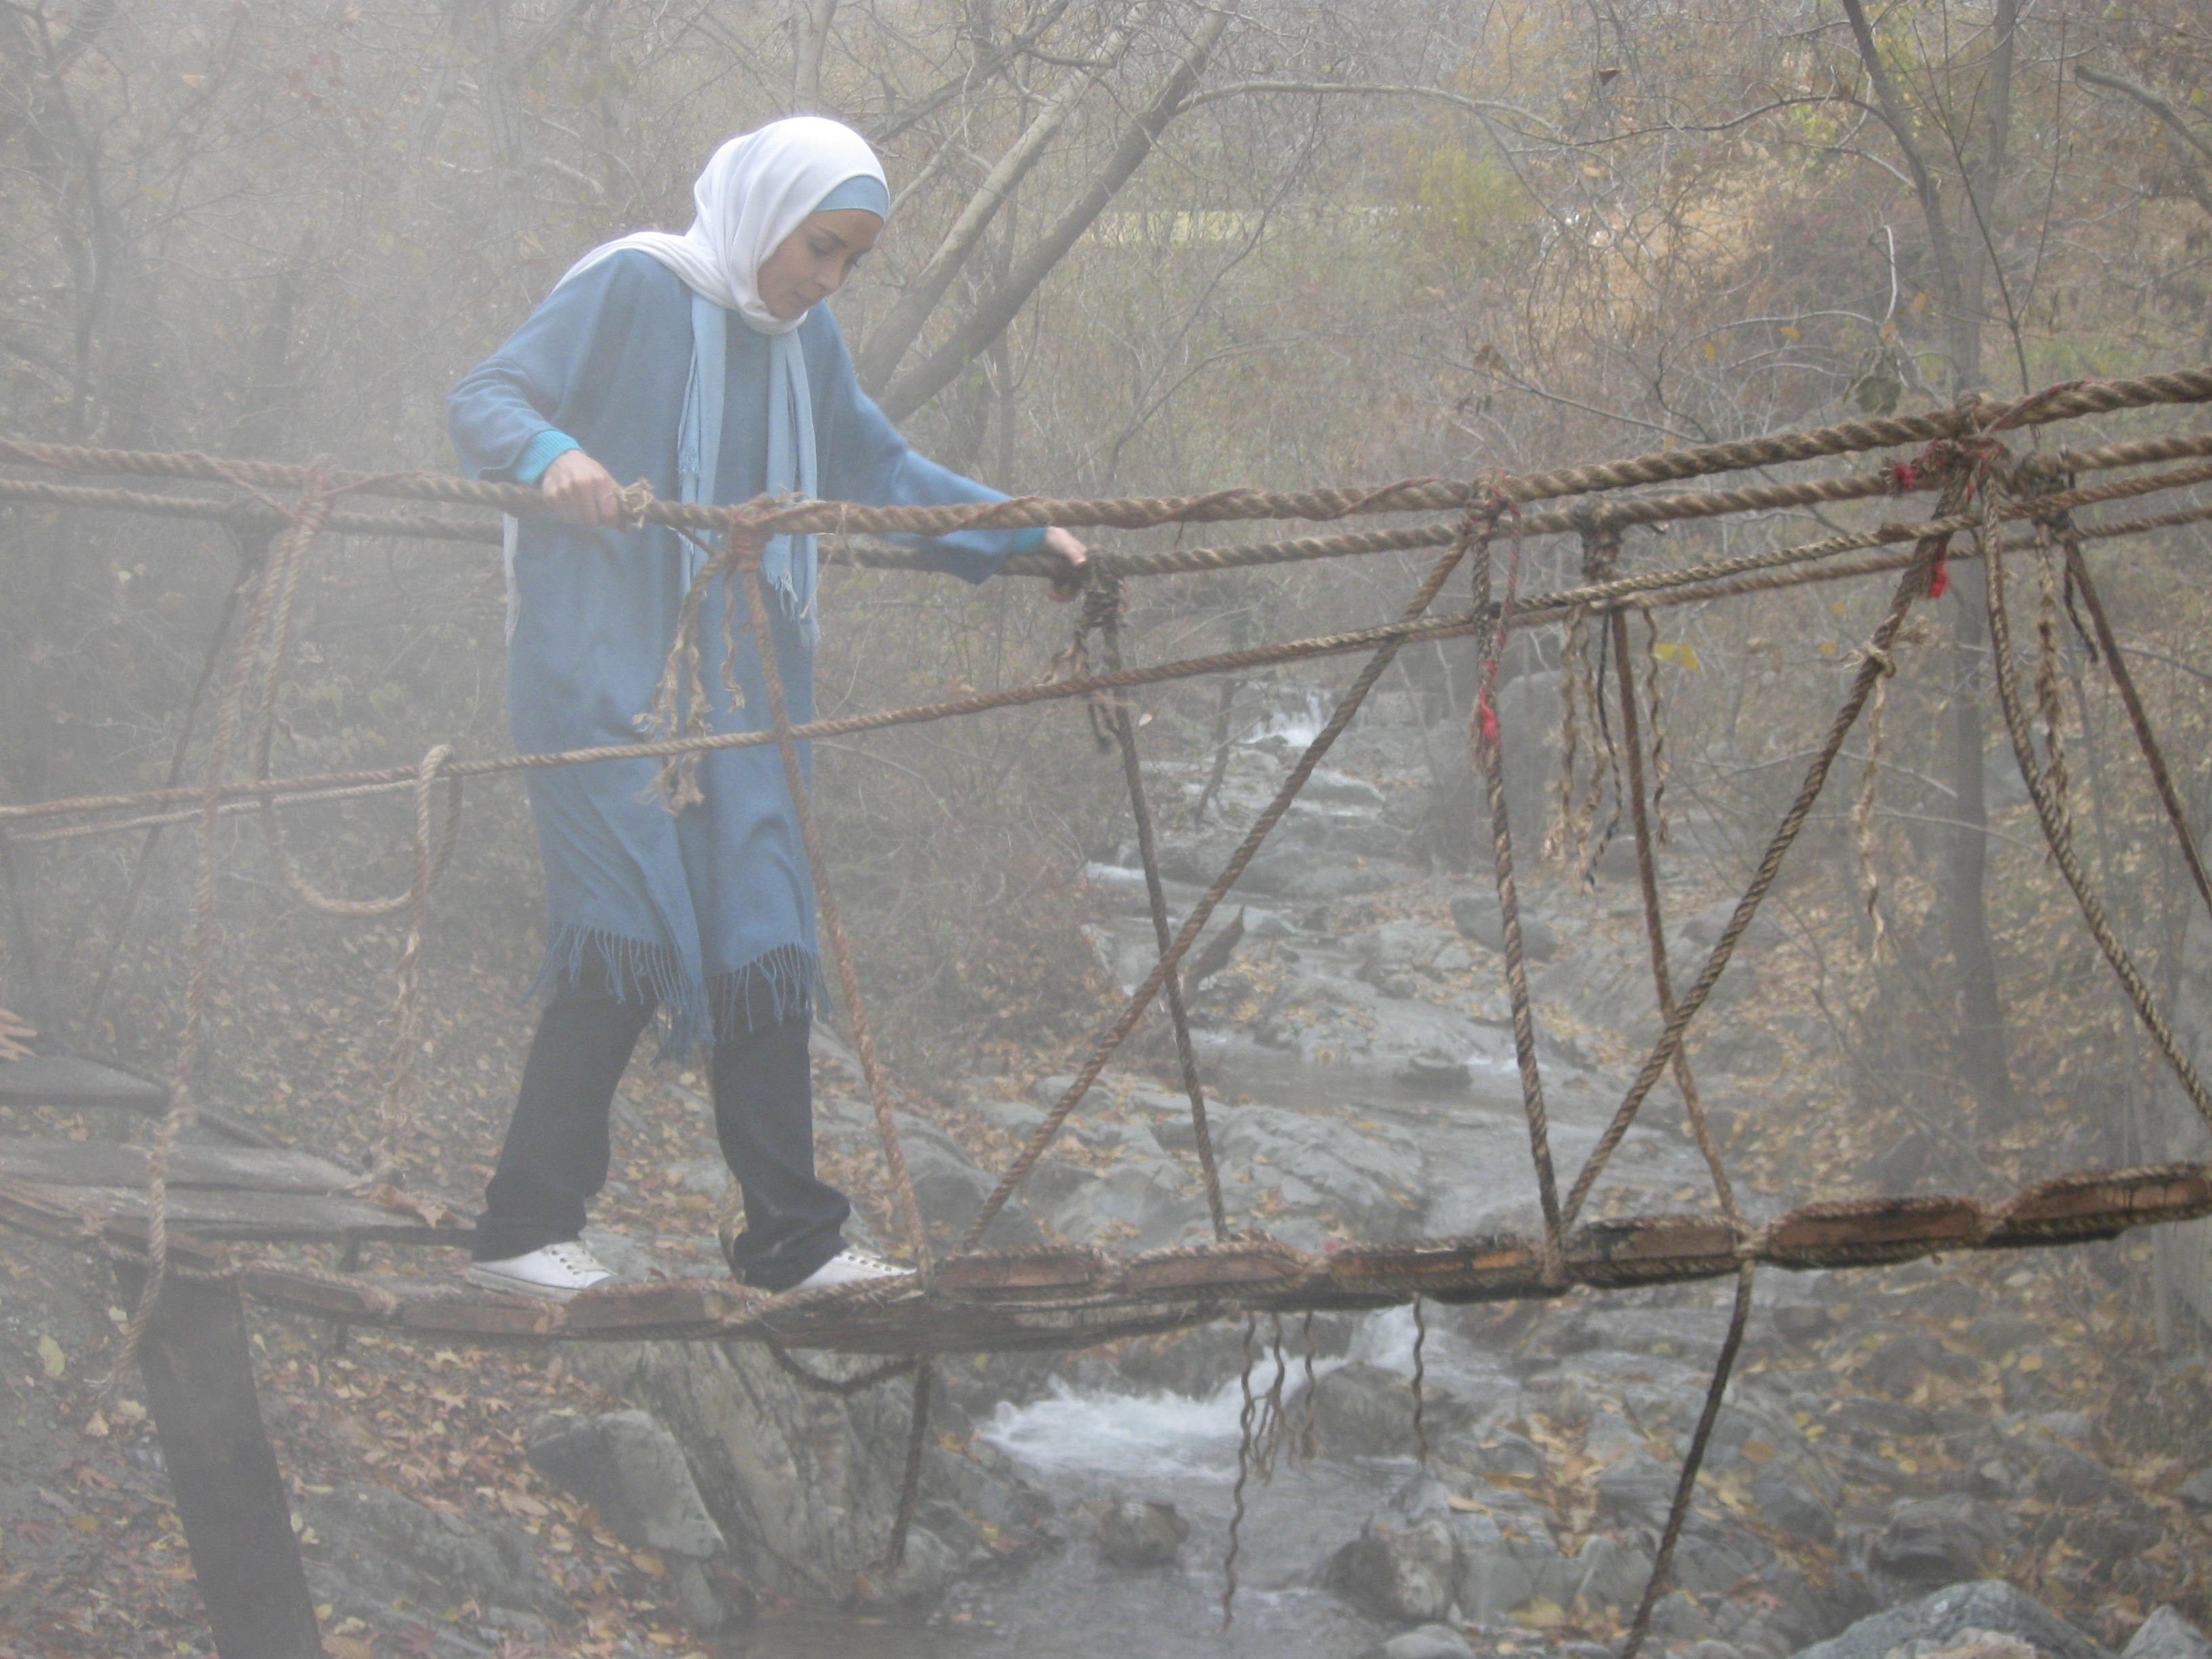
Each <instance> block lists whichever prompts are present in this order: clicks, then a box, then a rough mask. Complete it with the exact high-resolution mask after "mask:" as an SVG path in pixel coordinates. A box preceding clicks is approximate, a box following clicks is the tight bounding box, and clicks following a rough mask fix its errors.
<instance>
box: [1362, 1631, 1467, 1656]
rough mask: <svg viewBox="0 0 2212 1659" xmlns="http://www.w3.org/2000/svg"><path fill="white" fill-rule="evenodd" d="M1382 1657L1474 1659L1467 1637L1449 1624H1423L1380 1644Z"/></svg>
mask: <svg viewBox="0 0 2212 1659" xmlns="http://www.w3.org/2000/svg"><path fill="white" fill-rule="evenodd" d="M1382 1653H1383V1659H1474V1649H1473V1648H1472V1647H1470V1646H1468V1640H1467V1638H1465V1637H1464V1636H1462V1635H1461V1634H1460V1633H1459V1632H1457V1631H1456V1630H1454V1629H1453V1628H1452V1627H1451V1626H1449V1625H1423V1626H1421V1627H1420V1628H1419V1629H1418V1630H1409V1631H1407V1632H1405V1633H1404V1634H1403V1635H1401V1636H1394V1637H1392V1638H1390V1639H1389V1641H1387V1642H1385V1643H1384V1644H1383V1648H1382Z"/></svg>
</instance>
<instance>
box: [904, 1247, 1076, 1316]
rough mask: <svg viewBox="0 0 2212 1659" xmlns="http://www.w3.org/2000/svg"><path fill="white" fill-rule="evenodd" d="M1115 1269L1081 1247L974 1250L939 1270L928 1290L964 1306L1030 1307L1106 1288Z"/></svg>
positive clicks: (957, 1257) (940, 1265)
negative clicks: (1024, 1304)
mask: <svg viewBox="0 0 2212 1659" xmlns="http://www.w3.org/2000/svg"><path fill="white" fill-rule="evenodd" d="M1112 1273H1113V1263H1112V1261H1110V1259H1109V1258H1108V1256H1107V1255H1105V1254H1104V1253H1103V1251H1099V1250H1094V1249H1088V1248H1085V1247H1083V1246H1080V1245H1073V1246H1065V1247H1063V1246H1058V1245H1042V1246H1039V1247H1036V1248H1034V1249H1005V1250H974V1251H970V1252H969V1254H968V1255H956V1256H952V1257H950V1258H948V1259H947V1260H945V1261H940V1262H939V1263H938V1264H937V1274H936V1277H935V1278H934V1279H933V1280H932V1281H931V1288H932V1289H933V1291H936V1292H937V1293H938V1294H939V1295H940V1296H945V1297H954V1298H957V1299H959V1300H962V1301H977V1302H989V1301H1017V1302H1018V1301H1028V1300H1043V1299H1047V1298H1050V1297H1071V1296H1083V1295H1085V1294H1087V1293H1089V1292H1090V1291H1093V1290H1096V1289H1097V1287H1098V1286H1099V1285H1103V1284H1104V1283H1105V1282H1106V1281H1107V1280H1108V1279H1109V1278H1110V1277H1111V1275H1112Z"/></svg>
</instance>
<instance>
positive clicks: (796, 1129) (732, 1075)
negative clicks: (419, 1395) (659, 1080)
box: [475, 987, 852, 1291]
mask: <svg viewBox="0 0 2212 1659" xmlns="http://www.w3.org/2000/svg"><path fill="white" fill-rule="evenodd" d="M756 1000H757V1001H758V1002H759V1003H760V1004H761V1005H762V1006H760V1007H758V1008H756V1009H751V1010H749V1012H750V1013H751V1014H752V1015H753V1016H754V1018H756V1020H757V1022H758V1023H757V1024H755V1025H754V1027H753V1029H752V1030H749V1031H744V1032H741V1033H739V1034H738V1035H737V1036H733V1037H731V1038H730V1039H728V1040H727V1041H725V1042H717V1043H715V1044H714V1050H713V1055H712V1060H711V1062H710V1065H709V1068H708V1075H709V1076H710V1078H711V1079H712V1081H713V1085H714V1133H715V1137H716V1139H719V1140H720V1142H721V1144H722V1156H723V1158H725V1159H726V1160H727V1161H728V1163H729V1166H730V1170H731V1172H732V1174H734V1175H735V1176H737V1178H738V1189H739V1190H740V1191H741V1192H742V1193H743V1194H744V1201H745V1230H744V1232H743V1233H742V1234H740V1235H739V1236H738V1239H737V1241H736V1243H735V1244H734V1245H733V1246H732V1249H731V1252H730V1257H731V1260H730V1266H731V1268H732V1271H734V1272H735V1273H737V1275H738V1278H739V1279H743V1280H744V1281H745V1282H746V1283H747V1284H749V1285H759V1286H760V1287H761V1288H762V1289H763V1290H770V1291H781V1290H788V1289H789V1288H790V1287H791V1286H792V1285H796V1284H797V1283H798V1282H799V1280H800V1279H804V1278H805V1277H806V1276H807V1274H809V1273H812V1272H813V1271H814V1270H815V1269H816V1268H817V1267H820V1266H821V1265H822V1264H823V1262H825V1261H828V1260H829V1258H830V1257H831V1256H833V1255H836V1253H837V1251H838V1250H839V1249H840V1248H842V1235H841V1229H842V1227H843V1226H844V1225H845V1218H846V1217H847V1216H848V1215H849V1214H850V1213H851V1212H852V1206H850V1205H849V1204H848V1203H847V1202H846V1201H845V1196H844V1194H842V1193H840V1192H839V1191H837V1189H836V1188H834V1187H830V1186H828V1185H825V1184H824V1183H823V1182H820V1181H818V1180H817V1179H816V1178H815V1175H814V1090H813V1080H812V1079H811V1076H810V1075H809V1073H808V1070H807V1064H806V1034H807V1029H808V1025H809V1021H808V1019H807V1018H806V1017H805V1015H803V1014H802V1015H800V1016H799V1018H795V1019H787V1020H781V1021H778V1020H775V1019H774V1018H772V1011H771V1010H770V1009H769V1008H768V1007H767V1006H766V1004H767V1002H768V1000H769V999H768V997H767V996H766V994H764V993H763V994H762V995H761V996H759V997H758V998H757V999H756ZM652 1018H653V1005H652V1004H650V1003H636V1002H622V1001H618V1000H616V999H615V998H614V997H612V996H610V995H608V994H605V992H604V991H603V990H600V989H597V988H594V987H582V988H580V989H576V990H571V991H564V992H562V993H561V994H559V995H557V996H556V997H555V998H554V999H553V1000H551V1001H550V1002H549V1003H548V1004H547V1005H546V1006H545V1012H544V1015H543V1016H542V1017H540V1018H539V1020H538V1035H537V1036H536V1038H535V1039H533V1040H532V1042H531V1045H530V1056H529V1058H528V1059H527V1060H525V1061H524V1062H523V1067H522V1089H521V1092H520V1098H519V1099H518V1100H517V1101H516V1103H515V1108H514V1119H513V1122H511V1123H510V1124H508V1125H507V1141H506V1144H505V1145H504V1146H501V1148H500V1153H499V1167H498V1168H497V1170H495V1171H494V1172H493V1175H492V1178H491V1182H490V1184H489V1186H487V1187H486V1188H485V1189H484V1212H483V1215H481V1216H479V1217H478V1218H477V1238H476V1249H475V1255H476V1259H477V1261H504V1260H506V1259H507V1258H508V1257H510V1256H517V1255H526V1254H527V1253H529V1252H530V1251H532V1250H535V1249H540V1248H542V1247H544V1245H547V1244H558V1243H562V1242H564V1241H566V1240H568V1239H572V1238H574V1237H577V1235H578V1234H580V1232H582V1231H583V1228H584V1206H586V1204H587V1203H589V1202H590V1201H591V1200H592V1198H593V1197H595V1196H596V1195H597V1194H598V1193H599V1188H602V1187H604V1186H605V1184H606V1180H607V1159H608V1155H609V1149H608V1145H607V1115H608V1114H609V1112H610V1111H611V1110H612V1109H613V1106H614V1095H615V1085H617V1083H619V1082H621V1081H622V1074H623V1067H625V1066H628V1065H629V1056H630V1050H631V1049H632V1048H635V1047H636V1045H637V1039H638V1037H639V1035H640V1034H641V1033H642V1032H643V1031H644V1030H645V1028H646V1025H647V1022H648V1021H650V1020H651V1019H652Z"/></svg>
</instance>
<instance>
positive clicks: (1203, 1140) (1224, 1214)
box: [1084, 577, 1229, 1239]
mask: <svg viewBox="0 0 2212 1659" xmlns="http://www.w3.org/2000/svg"><path fill="white" fill-rule="evenodd" d="M1098 593H1103V594H1104V595H1105V596H1106V597H1105V599H1103V602H1102V603H1103V617H1102V618H1101V626H1100V629H1099V634H1100V638H1101V641H1103V645H1104V647H1105V654H1106V666H1107V667H1108V668H1109V670H1118V669H1120V668H1121V607H1122V595H1121V582H1120V580H1118V579H1115V578H1111V577H1109V578H1108V579H1107V580H1106V581H1105V582H1104V583H1103V584H1102V583H1099V582H1096V581H1094V582H1093V583H1092V585H1091V590H1090V592H1089V593H1086V594H1085V596H1084V597H1085V601H1086V603H1087V602H1088V600H1089V599H1090V598H1091V595H1092V594H1098ZM1112 711H1113V712H1112V714H1110V715H1109V723H1110V725H1111V726H1112V727H1113V732H1114V737H1115V741H1116V742H1117V743H1118V744H1119V745H1120V747H1121V776H1122V780H1123V781H1124V782H1126V783H1127V785H1128V788H1129V814H1130V816H1131V817H1133V819H1134V820H1135V822H1136V826H1137V855H1138V858H1139V860H1140V861H1141V862H1142V863H1143V865H1144V866H1145V896H1146V903H1147V906H1148V908H1150V909H1151V912H1152V939H1153V941H1154V943H1155V944H1156V945H1158V948H1159V950H1160V951H1161V952H1162V954H1165V953H1166V951H1167V949H1168V946H1169V945H1170V944H1172V943H1173V942H1174V935H1173V932H1172V930H1171V928H1170V926H1169V922H1168V898H1167V889H1166V887H1165V886H1164V884H1163V883H1162V882H1161V880H1160V861H1159V851H1158V847H1157V846H1156V845H1155V844H1154V841H1153V836H1152V806H1151V804H1150V802H1149V801H1148V800H1147V799H1146V790H1145V772H1144V766H1143V764H1142V763H1141V762H1140V761H1139V758H1138V756H1137V727H1136V722H1135V721H1133V720H1131V719H1130V718H1129V704H1128V702H1127V699H1126V698H1123V697H1119V696H1117V697H1115V698H1114V700H1113V702H1112ZM1160 988H1161V990H1162V992H1163V993H1164V994H1165V995H1166V998H1167V1004H1168V1018H1169V1022H1170V1024H1172V1025H1173V1026H1174V1028H1175V1045H1176V1066H1177V1067H1178V1068H1179V1069H1180V1071H1181V1073H1182V1086H1183V1092H1184V1093H1185V1094H1186V1095H1188V1097H1190V1127H1191V1133H1192V1135H1193V1138H1194V1139H1195V1141H1196V1143H1197V1147H1198V1168H1199V1173H1200V1176H1202V1177H1203V1178H1204V1181H1205V1183H1206V1213H1207V1214H1208V1215H1209V1216H1211V1217H1212V1221H1213V1236H1214V1237H1216V1238H1218V1239H1225V1238H1227V1237H1229V1211H1228V1207H1227V1206H1226V1205H1225V1203H1224V1202H1223V1200H1222V1196H1221V1171H1220V1170H1219V1169H1218V1167H1217V1165H1216V1164H1215V1162H1214V1157H1213V1131H1212V1128H1211V1127H1209V1126H1208V1124H1207V1122H1206V1085H1204V1084H1203V1083H1201V1082H1200V1081H1199V1076H1198V1055H1197V1054H1196V1052H1195V1051H1194V1049H1193V1048H1192V1047H1191V1041H1190V1019H1189V1017H1188V1015H1187V1014H1186V1013H1185V1012H1184V1011H1183V1000H1182V981H1181V979H1180V978H1179V977H1178V976H1177V975H1174V974H1170V975H1168V977H1167V980H1166V981H1165V982H1164V984H1163V985H1162V986H1161V987H1160Z"/></svg>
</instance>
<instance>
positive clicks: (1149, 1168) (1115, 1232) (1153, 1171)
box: [968, 1156, 1206, 1250]
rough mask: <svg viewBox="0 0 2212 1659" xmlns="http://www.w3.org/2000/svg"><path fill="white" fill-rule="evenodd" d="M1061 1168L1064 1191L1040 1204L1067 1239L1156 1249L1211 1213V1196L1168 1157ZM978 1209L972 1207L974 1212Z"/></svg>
mask: <svg viewBox="0 0 2212 1659" xmlns="http://www.w3.org/2000/svg"><path fill="white" fill-rule="evenodd" d="M1061 1168H1062V1170H1063V1171H1065V1172H1066V1173H1065V1174H1064V1175H1063V1176H1062V1182H1061V1187H1062V1190H1061V1193H1060V1196H1059V1197H1058V1198H1057V1199H1056V1200H1054V1201H1053V1202H1051V1203H1050V1205H1049V1206H1041V1207H1042V1212H1043V1214H1044V1218H1045V1220H1046V1222H1047V1224H1048V1225H1049V1226H1050V1227H1051V1228H1052V1230H1053V1231H1054V1232H1056V1233H1058V1234H1060V1236H1061V1237H1064V1238H1071V1239H1074V1240H1077V1241H1079V1242H1080V1243H1090V1242H1091V1241H1093V1240H1097V1239H1101V1238H1106V1239H1112V1240H1114V1241H1115V1242H1116V1243H1117V1246H1118V1247H1119V1248H1121V1249H1139V1250H1145V1249H1152V1248H1153V1247H1155V1246H1157V1245H1161V1244H1167V1243H1174V1242H1175V1241H1176V1240H1178V1239H1180V1238H1182V1237H1184V1236H1185V1235H1186V1234H1187V1233H1189V1232H1190V1231H1192V1230H1193V1229H1194V1228H1195V1227H1197V1226H1198V1225H1199V1224H1200V1222H1201V1221H1203V1219H1204V1218H1205V1217H1206V1200H1205V1198H1204V1196H1203V1195H1202V1194H1200V1192H1199V1191H1198V1190H1197V1188H1196V1187H1195V1185H1194V1183H1193V1182H1192V1181H1191V1178H1190V1176H1189V1173H1188V1171H1187V1170H1184V1169H1183V1168H1182V1166H1181V1165H1180V1164H1176V1163H1174V1162H1173V1161H1172V1160H1170V1159H1169V1158H1164V1157H1158V1158H1145V1157H1141V1156H1140V1157H1135V1158H1123V1159H1121V1161H1120V1162H1118V1163H1116V1164H1115V1165H1114V1166H1113V1167H1112V1168H1111V1169H1109V1170H1106V1171H1105V1172H1104V1173H1103V1174H1100V1173H1097V1172H1096V1171H1092V1170H1081V1169H1079V1168H1078V1167H1077V1166H1074V1165H1066V1164H1064V1165H1062V1166H1061ZM979 1201H980V1200H979ZM968 1213H969V1216H970V1217H971V1218H972V1217H973V1216H974V1214H975V1206H969V1212H968Z"/></svg>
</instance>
